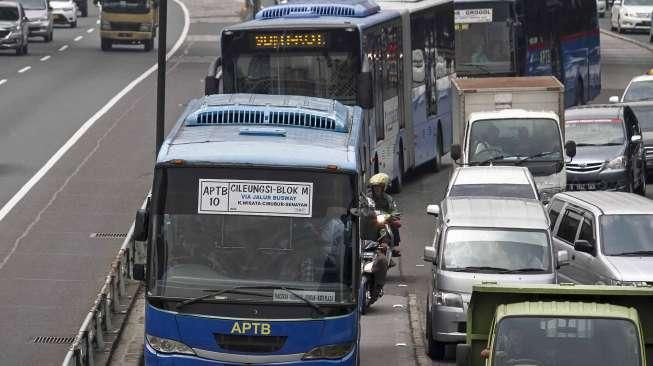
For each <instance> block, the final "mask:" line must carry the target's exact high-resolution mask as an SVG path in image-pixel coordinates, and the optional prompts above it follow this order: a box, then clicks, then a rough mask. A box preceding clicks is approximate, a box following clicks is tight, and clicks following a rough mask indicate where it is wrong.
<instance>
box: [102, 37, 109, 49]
mask: <svg viewBox="0 0 653 366" xmlns="http://www.w3.org/2000/svg"><path fill="white" fill-rule="evenodd" d="M100 45H101V47H102V51H109V50H111V40H110V39H108V38H102V40H101V41H100Z"/></svg>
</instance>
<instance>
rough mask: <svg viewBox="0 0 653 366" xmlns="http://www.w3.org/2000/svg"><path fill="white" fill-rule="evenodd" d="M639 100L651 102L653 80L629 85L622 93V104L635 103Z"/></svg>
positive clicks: (652, 97) (652, 98)
mask: <svg viewBox="0 0 653 366" xmlns="http://www.w3.org/2000/svg"><path fill="white" fill-rule="evenodd" d="M640 100H653V80H646V81H638V82H634V83H632V84H630V86H629V87H628V89H626V92H625V93H624V96H623V100H622V102H637V101H640Z"/></svg>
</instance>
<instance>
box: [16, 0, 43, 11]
mask: <svg viewBox="0 0 653 366" xmlns="http://www.w3.org/2000/svg"><path fill="white" fill-rule="evenodd" d="M20 3H21V4H22V5H23V8H25V9H30V10H35V9H45V8H46V7H47V6H46V2H45V0H20Z"/></svg>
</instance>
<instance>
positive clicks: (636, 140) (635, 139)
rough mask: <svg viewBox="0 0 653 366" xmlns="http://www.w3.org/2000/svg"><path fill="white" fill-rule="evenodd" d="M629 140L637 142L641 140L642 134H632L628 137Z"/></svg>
mask: <svg viewBox="0 0 653 366" xmlns="http://www.w3.org/2000/svg"><path fill="white" fill-rule="evenodd" d="M630 142H632V143H633V144H639V143H640V142H642V135H633V136H632V137H631V138H630Z"/></svg>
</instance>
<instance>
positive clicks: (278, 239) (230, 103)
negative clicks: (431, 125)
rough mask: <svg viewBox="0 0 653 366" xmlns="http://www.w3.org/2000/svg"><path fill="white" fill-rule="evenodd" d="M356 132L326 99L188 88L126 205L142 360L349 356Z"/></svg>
mask: <svg viewBox="0 0 653 366" xmlns="http://www.w3.org/2000/svg"><path fill="white" fill-rule="evenodd" d="M363 145H364V141H363V123H362V110H361V109H360V108H358V107H347V106H344V105H342V104H341V103H339V102H337V101H333V100H326V99H320V98H312V97H303V96H302V97H300V96H271V95H252V94H233V95H228V94H223V95H212V96H206V97H203V98H201V99H197V100H193V101H191V102H190V104H189V105H188V107H187V109H186V111H185V112H184V113H183V114H182V116H181V117H180V118H179V121H178V122H177V124H176V126H175V127H174V128H173V130H172V131H171V133H170V135H169V136H168V137H167V139H166V140H165V142H164V143H163V145H162V147H161V149H160V152H159V155H158V157H157V161H156V165H155V169H154V182H153V188H152V194H151V197H150V199H149V202H148V204H147V207H146V208H145V209H144V210H139V212H138V214H137V215H136V223H135V228H134V238H135V240H137V241H146V242H147V263H146V264H144V265H143V264H141V266H142V267H140V268H139V267H138V266H135V270H134V278H136V279H139V280H143V281H145V284H146V291H145V294H146V309H145V346H144V347H145V362H146V364H147V365H235V364H275V365H277V364H278V365H299V364H304V363H306V364H310V365H355V364H357V363H358V358H359V337H360V336H359V334H360V327H359V313H358V305H357V304H358V303H359V297H360V295H359V283H360V268H359V266H360V264H359V250H360V240H361V235H362V234H360V232H359V227H360V224H359V218H358V217H357V216H355V215H356V214H357V213H358V212H360V210H358V211H357V210H356V208H360V207H359V206H358V199H359V197H361V195H362V194H364V190H365V181H364V179H363V167H364V165H365V164H364V161H363V157H362V151H363ZM361 204H363V205H364V204H365V202H363V203H361ZM361 221H364V220H361Z"/></svg>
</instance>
